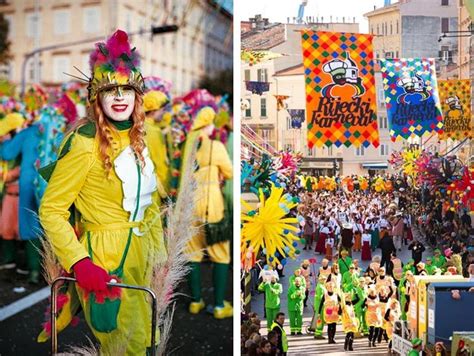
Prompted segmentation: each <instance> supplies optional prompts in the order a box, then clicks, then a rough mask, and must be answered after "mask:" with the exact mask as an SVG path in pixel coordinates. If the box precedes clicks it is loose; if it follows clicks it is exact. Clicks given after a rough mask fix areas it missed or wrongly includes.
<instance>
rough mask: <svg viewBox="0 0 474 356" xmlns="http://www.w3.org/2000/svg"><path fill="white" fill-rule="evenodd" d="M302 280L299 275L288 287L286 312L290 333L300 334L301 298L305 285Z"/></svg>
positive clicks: (303, 296) (301, 320)
mask: <svg viewBox="0 0 474 356" xmlns="http://www.w3.org/2000/svg"><path fill="white" fill-rule="evenodd" d="M302 280H303V279H302V278H301V277H296V278H295V280H294V284H292V285H290V287H289V288H288V314H289V315H290V330H291V335H296V334H298V335H302V332H301V330H302V327H303V300H304V298H305V287H304V286H303V281H302Z"/></svg>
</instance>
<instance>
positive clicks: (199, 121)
mask: <svg viewBox="0 0 474 356" xmlns="http://www.w3.org/2000/svg"><path fill="white" fill-rule="evenodd" d="M215 117H216V112H215V111H214V109H213V108H211V107H209V106H206V107H204V108H202V109H201V110H199V111H198V113H197V115H196V118H195V119H194V122H193V126H192V127H191V130H192V131H195V130H199V129H202V128H204V127H206V126H209V125H211V124H212V123H214V118H215Z"/></svg>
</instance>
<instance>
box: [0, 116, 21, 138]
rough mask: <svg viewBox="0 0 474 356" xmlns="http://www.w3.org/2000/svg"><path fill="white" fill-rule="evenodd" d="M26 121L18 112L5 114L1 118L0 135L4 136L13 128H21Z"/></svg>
mask: <svg viewBox="0 0 474 356" xmlns="http://www.w3.org/2000/svg"><path fill="white" fill-rule="evenodd" d="M24 122H25V118H24V117H23V116H22V115H21V114H19V113H17V112H12V113H10V114H7V115H5V117H4V118H3V119H0V136H4V135H6V134H7V133H9V132H11V131H13V130H16V129H19V128H20V127H22V126H23V123H24Z"/></svg>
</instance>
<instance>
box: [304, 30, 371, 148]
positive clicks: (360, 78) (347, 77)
mask: <svg viewBox="0 0 474 356" xmlns="http://www.w3.org/2000/svg"><path fill="white" fill-rule="evenodd" d="M372 38H373V36H372V35H363V34H356V33H340V32H319V31H318V32H316V31H310V30H303V31H302V47H303V64H304V68H305V82H306V123H307V125H308V147H310V148H312V147H313V146H314V145H316V146H317V147H321V146H323V145H326V146H331V145H332V144H334V145H336V147H339V146H341V145H344V146H346V147H349V146H351V145H354V146H356V147H359V146H361V145H363V146H364V147H368V146H369V145H370V144H373V145H374V147H378V146H379V132H378V126H377V113H376V110H377V104H376V101H375V79H374V61H373V58H374V54H373V50H372Z"/></svg>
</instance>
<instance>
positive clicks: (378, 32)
mask: <svg viewBox="0 0 474 356" xmlns="http://www.w3.org/2000/svg"><path fill="white" fill-rule="evenodd" d="M377 35H380V31H379V24H377Z"/></svg>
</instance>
